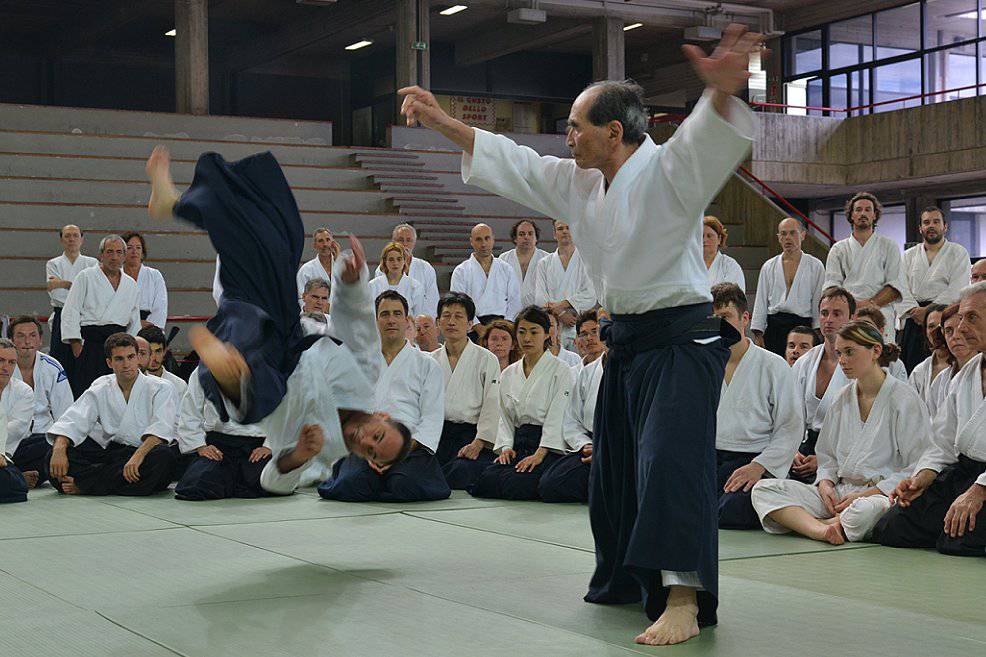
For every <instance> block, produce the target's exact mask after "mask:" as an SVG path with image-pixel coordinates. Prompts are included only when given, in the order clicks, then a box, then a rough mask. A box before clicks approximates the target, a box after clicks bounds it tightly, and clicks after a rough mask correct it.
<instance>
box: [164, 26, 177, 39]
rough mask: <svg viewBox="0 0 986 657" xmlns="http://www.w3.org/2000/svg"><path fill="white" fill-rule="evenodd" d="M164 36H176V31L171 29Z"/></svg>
mask: <svg viewBox="0 0 986 657" xmlns="http://www.w3.org/2000/svg"><path fill="white" fill-rule="evenodd" d="M164 36H171V37H173V36H178V30H176V29H175V28H171V29H170V30H168V31H167V32H165V33H164Z"/></svg>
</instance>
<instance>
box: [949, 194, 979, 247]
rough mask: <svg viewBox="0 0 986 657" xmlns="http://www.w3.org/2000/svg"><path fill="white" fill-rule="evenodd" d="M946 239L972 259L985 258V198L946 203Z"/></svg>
mask: <svg viewBox="0 0 986 657" xmlns="http://www.w3.org/2000/svg"><path fill="white" fill-rule="evenodd" d="M948 207H949V212H948V239H950V240H952V241H954V242H958V243H959V244H961V245H962V246H964V247H965V248H966V250H968V251H969V255H971V256H972V257H974V258H978V257H983V256H986V196H979V197H975V198H962V199H952V200H951V201H949V202H948Z"/></svg>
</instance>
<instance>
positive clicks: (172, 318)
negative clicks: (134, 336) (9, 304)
mask: <svg viewBox="0 0 986 657" xmlns="http://www.w3.org/2000/svg"><path fill="white" fill-rule="evenodd" d="M37 319H38V321H39V322H41V323H46V322H47V321H48V317H47V316H45V315H38V316H37ZM210 319H212V315H168V320H167V321H169V322H178V323H183V322H208V321H209V320H210Z"/></svg>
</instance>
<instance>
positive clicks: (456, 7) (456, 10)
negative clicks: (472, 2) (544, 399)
mask: <svg viewBox="0 0 986 657" xmlns="http://www.w3.org/2000/svg"><path fill="white" fill-rule="evenodd" d="M466 9H469V7H467V6H465V5H453V6H451V7H449V8H448V9H443V10H441V11H440V12H438V13H439V14H441V15H442V16H452V15H454V14H458V13H459V12H460V11H465V10H466Z"/></svg>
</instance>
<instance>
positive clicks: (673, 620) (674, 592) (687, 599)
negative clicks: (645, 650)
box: [634, 586, 698, 646]
mask: <svg viewBox="0 0 986 657" xmlns="http://www.w3.org/2000/svg"><path fill="white" fill-rule="evenodd" d="M696 636H698V604H697V603H696V602H695V589H688V588H686V587H682V586H673V587H671V592H670V593H669V594H668V604H667V607H665V608H664V613H663V614H661V617H660V618H658V619H657V620H656V621H654V624H653V625H651V626H650V627H648V628H647V629H646V630H644V631H643V632H641V633H640V634H638V635H637V638H636V639H634V641H636V642H637V643H642V644H644V645H647V646H670V645H674V644H676V643H684V642H685V641H688V640H689V639H691V638H692V637H696Z"/></svg>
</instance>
